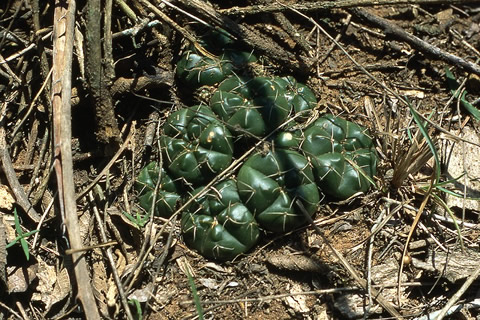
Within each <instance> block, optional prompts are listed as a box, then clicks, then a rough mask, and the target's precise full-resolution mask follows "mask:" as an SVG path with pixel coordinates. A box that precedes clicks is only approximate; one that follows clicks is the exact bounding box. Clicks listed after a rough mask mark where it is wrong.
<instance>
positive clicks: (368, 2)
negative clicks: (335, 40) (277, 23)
mask: <svg viewBox="0 0 480 320" xmlns="http://www.w3.org/2000/svg"><path fill="white" fill-rule="evenodd" d="M475 2H476V3H478V0H339V1H312V2H308V3H307V2H305V3H295V4H289V5H288V6H286V5H284V4H282V3H280V2H278V1H277V2H276V3H273V4H268V5H255V6H245V7H232V8H228V9H222V10H219V12H220V13H222V14H225V15H245V14H258V13H265V12H281V11H287V10H290V9H295V10H298V11H300V12H309V11H328V10H331V9H338V8H357V7H371V6H376V5H384V6H386V5H389V6H391V5H399V4H430V5H431V4H441V3H443V4H459V3H475Z"/></svg>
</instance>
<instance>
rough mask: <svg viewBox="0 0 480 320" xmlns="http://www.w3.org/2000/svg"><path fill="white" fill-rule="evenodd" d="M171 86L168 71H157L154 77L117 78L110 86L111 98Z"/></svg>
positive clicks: (170, 73) (171, 80) (171, 75)
mask: <svg viewBox="0 0 480 320" xmlns="http://www.w3.org/2000/svg"><path fill="white" fill-rule="evenodd" d="M172 85H173V74H172V72H170V71H165V70H159V73H157V74H156V75H154V76H140V77H138V78H132V79H129V78H124V77H118V78H117V80H115V82H114V83H113V85H112V89H111V92H112V96H114V97H115V96H118V95H122V94H125V93H128V92H139V91H142V90H145V89H150V88H158V87H170V86H172Z"/></svg>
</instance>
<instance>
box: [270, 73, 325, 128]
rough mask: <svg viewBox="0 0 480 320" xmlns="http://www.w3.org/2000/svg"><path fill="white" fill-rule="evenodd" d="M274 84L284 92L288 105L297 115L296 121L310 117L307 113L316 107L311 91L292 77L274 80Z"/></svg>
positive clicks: (315, 99) (315, 100)
mask: <svg viewBox="0 0 480 320" xmlns="http://www.w3.org/2000/svg"><path fill="white" fill-rule="evenodd" d="M276 82H277V83H278V84H279V86H280V87H281V88H282V89H283V90H285V97H286V98H287V101H288V103H289V104H291V106H292V109H293V111H295V114H298V115H299V117H298V119H297V121H302V120H306V119H307V118H308V117H309V115H310V112H309V111H311V110H313V108H314V107H315V106H316V105H317V98H316V97H315V94H314V93H313V91H312V90H310V88H309V87H307V86H306V85H304V84H302V83H299V82H297V80H295V78H294V77H292V76H287V77H282V78H276Z"/></svg>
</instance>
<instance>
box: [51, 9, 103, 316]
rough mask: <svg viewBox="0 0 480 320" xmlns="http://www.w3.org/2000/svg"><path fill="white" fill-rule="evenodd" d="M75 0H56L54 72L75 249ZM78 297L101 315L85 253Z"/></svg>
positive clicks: (58, 139) (57, 134)
mask: <svg viewBox="0 0 480 320" xmlns="http://www.w3.org/2000/svg"><path fill="white" fill-rule="evenodd" d="M75 11H76V3H75V0H70V1H69V2H68V7H66V3H65V2H64V1H61V0H57V1H55V12H54V33H53V34H54V38H53V73H52V106H53V128H54V145H55V171H56V174H57V184H58V192H59V200H60V204H61V205H60V209H61V210H62V211H61V216H62V219H63V221H64V223H65V225H66V227H67V231H68V237H69V241H70V245H71V248H72V249H74V250H75V249H80V248H82V247H83V243H82V239H81V237H80V230H79V228H78V217H77V203H76V198H75V185H74V179H73V161H72V146H71V141H72V126H71V105H70V103H71V94H72V56H73V35H74V27H75ZM72 260H73V266H74V271H75V277H76V280H77V287H78V297H79V300H80V301H81V303H82V306H83V310H84V311H85V315H86V318H87V319H100V315H99V313H98V309H97V305H96V303H95V298H94V296H93V291H92V287H91V284H90V275H89V273H88V269H87V264H86V261H85V256H84V254H82V253H80V252H77V253H73V254H72Z"/></svg>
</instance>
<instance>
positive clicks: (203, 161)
mask: <svg viewBox="0 0 480 320" xmlns="http://www.w3.org/2000/svg"><path fill="white" fill-rule="evenodd" d="M164 132H165V136H163V137H162V138H161V145H162V149H163V151H164V154H165V157H164V161H165V162H166V164H167V168H168V171H169V172H170V173H171V174H172V175H173V176H175V177H176V178H183V179H185V180H186V181H187V182H190V183H192V184H194V185H199V184H201V183H204V182H205V181H208V179H210V178H211V177H212V176H214V175H216V174H218V173H220V172H221V171H222V170H224V169H225V168H226V167H227V166H228V165H229V164H230V163H231V161H232V153H233V144H232V138H231V134H230V131H229V130H228V129H227V128H226V127H225V126H224V125H223V124H222V123H221V122H220V121H218V119H217V118H216V117H215V115H214V114H213V112H212V111H211V110H210V108H208V107H206V106H194V107H190V108H186V109H181V110H179V111H177V112H174V113H173V114H171V115H170V116H169V117H168V119H167V123H166V125H165V127H164Z"/></svg>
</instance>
